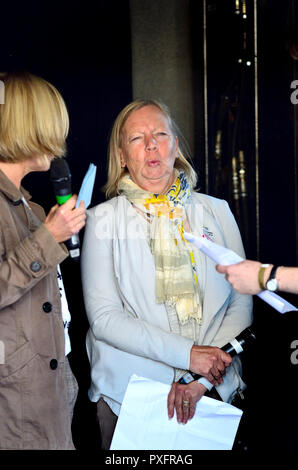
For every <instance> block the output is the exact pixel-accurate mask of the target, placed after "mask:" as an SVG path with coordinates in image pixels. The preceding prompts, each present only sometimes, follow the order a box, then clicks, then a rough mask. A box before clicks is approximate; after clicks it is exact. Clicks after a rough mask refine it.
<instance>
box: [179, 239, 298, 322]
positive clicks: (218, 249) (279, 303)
mask: <svg viewBox="0 0 298 470" xmlns="http://www.w3.org/2000/svg"><path fill="white" fill-rule="evenodd" d="M184 238H185V240H187V241H188V242H190V243H193V244H194V245H195V246H196V247H197V248H199V249H200V250H201V251H202V252H203V253H205V255H207V256H209V258H211V259H212V260H213V261H215V263H217V264H222V265H229V264H235V263H240V261H243V258H241V257H240V256H239V255H237V253H235V252H234V251H232V250H229V249H228V248H225V247H224V246H221V245H218V244H216V243H214V242H211V241H210V240H207V238H203V237H195V236H194V235H192V234H191V233H187V232H184ZM257 295H258V297H260V298H261V299H262V300H264V301H265V302H267V303H268V304H269V305H271V307H273V308H275V309H276V310H277V311H278V312H280V313H286V312H290V311H293V310H294V311H297V310H298V309H297V308H296V307H294V305H292V304H290V303H289V302H287V301H286V300H284V299H283V298H282V297H280V296H279V295H277V294H275V293H274V292H269V291H268V290H264V291H262V292H260V293H259V294H257Z"/></svg>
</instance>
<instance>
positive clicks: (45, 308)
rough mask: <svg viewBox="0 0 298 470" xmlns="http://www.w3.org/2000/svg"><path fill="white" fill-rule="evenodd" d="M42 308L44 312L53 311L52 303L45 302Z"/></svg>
mask: <svg viewBox="0 0 298 470" xmlns="http://www.w3.org/2000/svg"><path fill="white" fill-rule="evenodd" d="M42 308H43V311H44V312H46V313H50V312H51V311H52V304H51V303H50V302H45V303H44V304H43V306H42Z"/></svg>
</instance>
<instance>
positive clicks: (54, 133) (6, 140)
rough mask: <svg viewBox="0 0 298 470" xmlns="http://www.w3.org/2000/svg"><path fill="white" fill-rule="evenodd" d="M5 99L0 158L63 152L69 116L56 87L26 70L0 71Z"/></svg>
mask: <svg viewBox="0 0 298 470" xmlns="http://www.w3.org/2000/svg"><path fill="white" fill-rule="evenodd" d="M0 79H1V80H2V81H3V83H4V87H5V102H4V104H0V161H2V162H6V163H16V162H20V161H24V160H27V159H29V158H36V157H38V156H41V155H45V154H46V155H54V156H56V157H61V156H63V155H65V153H66V143H65V140H66V137H67V134H68V130H69V118H68V113H67V109H66V105H65V103H64V100H63V98H62V96H61V95H60V93H59V92H58V91H57V90H56V88H55V87H54V86H53V85H51V84H50V83H49V82H47V81H46V80H44V79H42V78H40V77H36V76H35V75H32V74H30V73H28V72H20V73H1V74H0Z"/></svg>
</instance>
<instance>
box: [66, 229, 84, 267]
mask: <svg viewBox="0 0 298 470" xmlns="http://www.w3.org/2000/svg"><path fill="white" fill-rule="evenodd" d="M65 245H66V247H67V249H68V251H69V255H70V257H71V258H72V259H73V260H74V261H78V260H79V258H80V238H79V234H78V233H75V234H74V235H72V237H71V238H69V240H66V242H65Z"/></svg>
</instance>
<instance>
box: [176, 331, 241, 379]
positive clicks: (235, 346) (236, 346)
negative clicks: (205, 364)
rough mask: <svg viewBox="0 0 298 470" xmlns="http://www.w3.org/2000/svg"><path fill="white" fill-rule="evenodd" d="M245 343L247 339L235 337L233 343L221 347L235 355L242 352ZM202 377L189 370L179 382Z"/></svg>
mask: <svg viewBox="0 0 298 470" xmlns="http://www.w3.org/2000/svg"><path fill="white" fill-rule="evenodd" d="M244 343H245V341H244V340H243V339H240V340H237V339H236V338H235V339H234V340H233V341H231V343H227V344H225V346H223V347H222V348H221V349H222V350H223V351H224V352H226V353H227V354H230V356H232V357H233V356H236V354H239V353H240V352H242V351H243V347H242V345H243V344H244ZM200 377H202V376H201V375H199V374H195V373H194V372H190V371H189V372H187V374H185V375H183V377H181V379H180V380H179V383H182V384H188V383H190V382H193V381H194V380H198V379H199V378H200Z"/></svg>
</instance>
